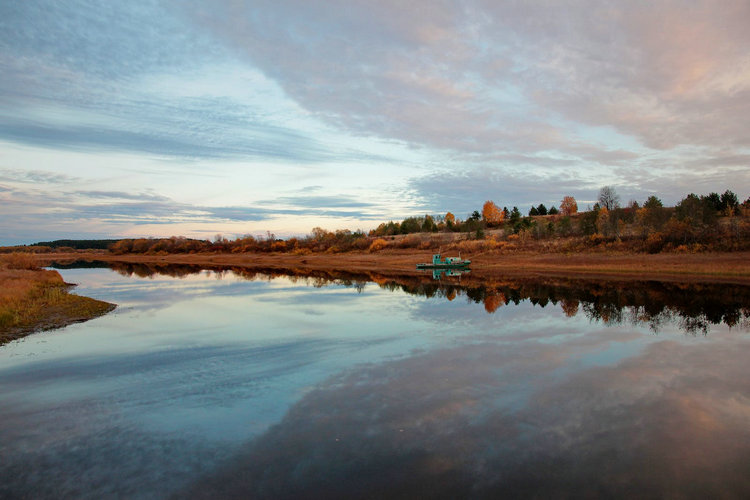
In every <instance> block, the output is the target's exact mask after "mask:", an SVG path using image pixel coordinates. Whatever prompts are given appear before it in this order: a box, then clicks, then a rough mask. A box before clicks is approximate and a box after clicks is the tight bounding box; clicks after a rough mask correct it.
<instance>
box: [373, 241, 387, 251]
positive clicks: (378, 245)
mask: <svg viewBox="0 0 750 500" xmlns="http://www.w3.org/2000/svg"><path fill="white" fill-rule="evenodd" d="M387 246H388V242H387V241H385V240H384V239H383V238H378V239H377V240H375V241H373V242H372V244H371V245H370V251H371V252H377V251H379V250H382V249H384V248H386V247H387Z"/></svg>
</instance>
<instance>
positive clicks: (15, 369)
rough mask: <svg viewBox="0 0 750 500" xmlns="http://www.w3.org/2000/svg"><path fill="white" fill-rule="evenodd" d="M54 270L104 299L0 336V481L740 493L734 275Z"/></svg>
mask: <svg viewBox="0 0 750 500" xmlns="http://www.w3.org/2000/svg"><path fill="white" fill-rule="evenodd" d="M61 273H62V275H63V277H64V278H65V280H66V281H68V282H74V283H78V284H79V286H78V288H77V289H76V293H80V294H82V295H87V296H90V297H94V298H97V299H101V300H105V301H108V302H113V303H116V304H118V307H117V309H116V310H115V311H114V312H113V313H111V314H109V315H106V316H104V317H101V318H97V319H95V320H92V321H89V322H86V323H80V324H75V325H71V326H69V327H66V328H63V329H60V330H55V331H50V332H41V333H37V334H33V335H30V336H28V337H26V338H24V339H20V340H18V341H14V342H12V343H9V344H7V345H4V346H0V498H6V497H7V498H18V497H20V498H25V497H28V498H169V497H175V498H184V497H189V498H300V497H308V498H309V497H320V498H362V497H370V498H383V497H388V498H414V497H434V498H459V497H464V498H465V497H474V498H483V497H495V498H496V497H499V496H512V497H529V496H531V497H543V498H548V497H573V496H575V497H587V496H596V497H603V496H606V497H633V496H641V497H642V496H647V497H695V498H698V497H719V496H724V497H748V496H750V474H748V473H747V472H748V469H747V464H748V463H750V425H748V422H750V377H748V375H747V373H748V372H747V360H748V359H750V335H748V333H750V302H749V301H748V300H749V298H750V288H749V287H742V286H732V285H716V286H711V285H682V284H669V283H653V282H651V283H607V282H605V283H594V282H576V283H572V282H571V283H569V282H554V283H551V282H543V281H538V280H531V279H529V280H518V279H516V280H509V281H508V282H506V283H502V284H495V285H493V286H492V287H488V286H482V285H476V283H473V284H472V285H471V286H467V285H466V281H467V278H466V277H461V276H458V277H450V276H440V277H438V276H436V278H438V279H436V280H433V278H432V276H424V277H419V278H414V277H403V278H397V277H396V278H394V277H373V276H357V275H343V276H330V275H328V276H322V275H317V276H304V275H301V273H298V272H292V271H289V272H286V273H285V272H251V271H239V270H237V271H232V270H220V269H214V270H199V269H196V268H185V267H182V268H166V267H165V268H160V269H153V268H148V267H146V266H140V267H138V266H134V267H128V266H120V267H119V268H117V269H114V270H113V269H109V268H103V267H100V268H70V269H62V270H61ZM462 279H463V281H462Z"/></svg>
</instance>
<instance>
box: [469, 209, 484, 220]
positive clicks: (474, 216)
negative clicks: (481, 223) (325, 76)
mask: <svg viewBox="0 0 750 500" xmlns="http://www.w3.org/2000/svg"><path fill="white" fill-rule="evenodd" d="M481 217H482V216H481V215H479V211H478V210H474V211H473V212H472V213H471V215H469V220H475V221H476V220H479V219H480V218H481Z"/></svg>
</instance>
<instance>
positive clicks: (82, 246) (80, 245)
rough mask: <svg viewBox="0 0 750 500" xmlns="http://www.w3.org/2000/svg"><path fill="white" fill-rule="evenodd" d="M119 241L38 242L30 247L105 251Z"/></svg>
mask: <svg viewBox="0 0 750 500" xmlns="http://www.w3.org/2000/svg"><path fill="white" fill-rule="evenodd" d="M118 241H119V239H108V240H54V241H40V242H39V243H34V244H33V245H32V246H36V247H49V248H54V249H59V248H72V249H73V250H106V249H108V248H109V246H110V245H111V244H113V243H116V242H118Z"/></svg>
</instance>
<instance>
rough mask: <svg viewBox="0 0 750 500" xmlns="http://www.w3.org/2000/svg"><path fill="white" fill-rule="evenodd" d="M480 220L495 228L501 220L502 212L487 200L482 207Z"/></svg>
mask: <svg viewBox="0 0 750 500" xmlns="http://www.w3.org/2000/svg"><path fill="white" fill-rule="evenodd" d="M482 218H483V219H484V221H485V222H486V223H487V225H488V226H496V225H498V224H499V223H500V222H501V221H502V220H503V212H502V211H500V209H499V208H498V206H497V205H495V203H494V202H493V201H490V200H487V201H486V202H484V206H482Z"/></svg>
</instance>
